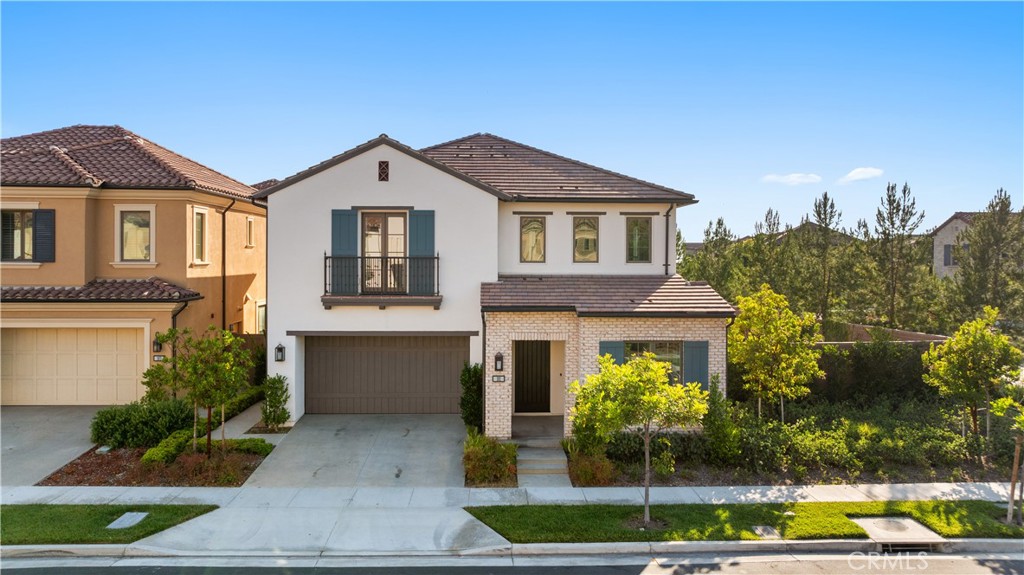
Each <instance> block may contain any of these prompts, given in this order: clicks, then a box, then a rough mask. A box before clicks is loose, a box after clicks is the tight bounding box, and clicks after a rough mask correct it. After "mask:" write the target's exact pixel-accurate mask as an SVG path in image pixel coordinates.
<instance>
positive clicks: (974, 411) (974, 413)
mask: <svg viewBox="0 0 1024 575" xmlns="http://www.w3.org/2000/svg"><path fill="white" fill-rule="evenodd" d="M971 430H972V431H973V432H974V436H975V437H978V435H980V433H981V432H980V431H979V430H978V406H977V405H971Z"/></svg>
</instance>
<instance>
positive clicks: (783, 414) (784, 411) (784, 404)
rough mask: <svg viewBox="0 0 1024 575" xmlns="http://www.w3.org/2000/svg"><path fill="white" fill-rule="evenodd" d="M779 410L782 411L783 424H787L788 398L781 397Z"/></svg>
mask: <svg viewBox="0 0 1024 575" xmlns="http://www.w3.org/2000/svg"><path fill="white" fill-rule="evenodd" d="M779 409H780V410H781V416H782V423H786V398H785V397H783V396H781V395H780V396H779Z"/></svg>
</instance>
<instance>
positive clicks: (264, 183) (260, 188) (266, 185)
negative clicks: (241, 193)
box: [250, 178, 281, 191]
mask: <svg viewBox="0 0 1024 575" xmlns="http://www.w3.org/2000/svg"><path fill="white" fill-rule="evenodd" d="M280 183H281V180H279V179H277V178H270V179H269V180H263V181H262V182H256V183H255V184H252V185H251V186H250V187H251V188H253V189H255V190H257V191H263V190H265V189H267V188H269V187H271V186H276V185H278V184H280Z"/></svg>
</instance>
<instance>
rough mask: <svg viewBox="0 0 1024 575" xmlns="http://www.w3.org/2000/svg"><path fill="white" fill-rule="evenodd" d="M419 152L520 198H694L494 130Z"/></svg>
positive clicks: (683, 200) (680, 200) (684, 201)
mask: <svg viewBox="0 0 1024 575" xmlns="http://www.w3.org/2000/svg"><path fill="white" fill-rule="evenodd" d="M420 152H422V153H423V154H424V155H425V156H427V157H429V158H433V159H434V160H437V161H438V162H441V163H443V164H445V165H447V166H450V167H452V168H454V169H455V170H458V171H459V172H462V173H464V174H466V175H468V176H470V177H472V178H475V179H477V180H480V181H481V182H484V183H486V184H488V185H490V186H493V187H494V188H497V189H499V190H501V191H503V192H505V193H507V194H510V195H512V196H513V197H515V198H516V199H521V200H540V201H556V200H557V201H581V200H585V201H604V200H606V201H612V202H615V201H623V200H625V201H647V202H675V203H680V204H690V203H694V202H695V201H696V200H694V198H693V195H691V194H687V193H685V192H681V191H678V190H673V189H671V188H667V187H665V186H660V185H658V184H652V183H650V182H645V181H643V180H638V179H636V178H632V177H630V176H625V175H623V174H619V173H616V172H612V171H609V170H605V169H604V168H598V167H596V166H592V165H590V164H585V163H583V162H580V161H578V160H573V159H571V158H566V157H563V156H559V155H557V154H553V153H551V152H547V151H544V150H540V149H538V148H533V147H530V146H527V145H525V144H520V143H518V142H513V141H512V140H507V139H505V138H501V137H498V136H495V135H492V134H473V135H472V136H466V137H465V138H460V139H458V140H452V141H450V142H445V143H443V144H438V145H436V146H431V147H429V148H424V149H422V150H420Z"/></svg>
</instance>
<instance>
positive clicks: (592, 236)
mask: <svg viewBox="0 0 1024 575" xmlns="http://www.w3.org/2000/svg"><path fill="white" fill-rule="evenodd" d="M597 222H598V220H597V216H575V217H573V219H572V261H574V262H577V263H586V262H596V261H597V227H598V224H597Z"/></svg>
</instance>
